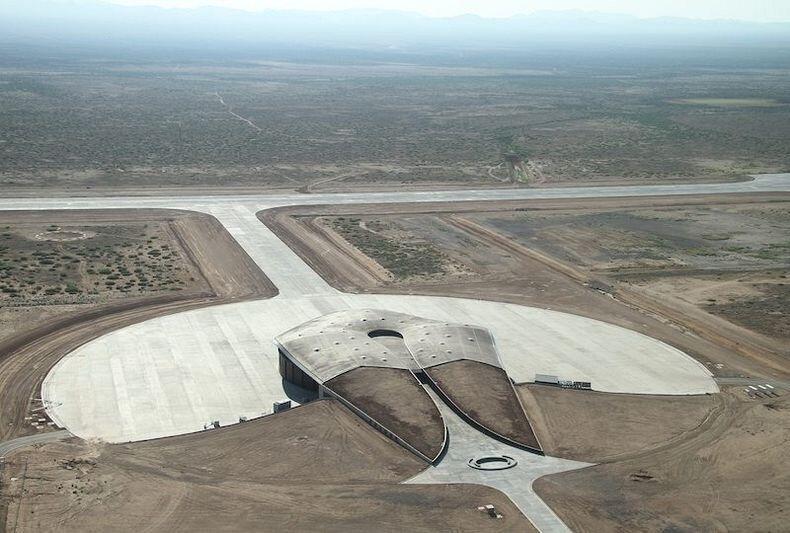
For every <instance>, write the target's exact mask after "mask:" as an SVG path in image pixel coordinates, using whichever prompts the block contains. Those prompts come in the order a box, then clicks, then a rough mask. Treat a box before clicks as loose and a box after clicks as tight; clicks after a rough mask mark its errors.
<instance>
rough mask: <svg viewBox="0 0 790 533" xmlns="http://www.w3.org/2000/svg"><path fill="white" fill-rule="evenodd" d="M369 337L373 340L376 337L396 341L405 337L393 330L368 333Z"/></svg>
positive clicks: (375, 330)
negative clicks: (393, 338) (389, 338)
mask: <svg viewBox="0 0 790 533" xmlns="http://www.w3.org/2000/svg"><path fill="white" fill-rule="evenodd" d="M368 337H370V338H371V339H375V338H376V337H395V338H396V339H402V338H403V335H401V334H400V333H398V332H397V331H394V330H391V329H374V330H372V331H368Z"/></svg>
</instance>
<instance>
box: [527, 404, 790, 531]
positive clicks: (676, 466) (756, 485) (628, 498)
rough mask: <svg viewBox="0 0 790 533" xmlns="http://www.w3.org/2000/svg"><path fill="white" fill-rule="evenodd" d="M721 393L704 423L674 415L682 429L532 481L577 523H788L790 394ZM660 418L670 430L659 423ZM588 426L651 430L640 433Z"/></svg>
mask: <svg viewBox="0 0 790 533" xmlns="http://www.w3.org/2000/svg"><path fill="white" fill-rule="evenodd" d="M718 396H719V398H718V399H717V400H716V405H715V407H714V409H713V410H712V411H711V412H710V413H709V414H708V417H707V418H705V419H704V420H703V422H702V424H701V425H700V426H699V427H697V428H691V429H688V426H687V428H686V429H684V428H683V427H682V426H683V424H677V422H672V423H673V424H676V431H685V433H684V434H682V436H681V437H680V438H677V437H676V438H672V439H670V440H669V441H668V442H667V443H666V444H665V445H663V446H658V447H655V446H653V447H651V448H650V449H649V450H647V451H646V452H643V453H639V452H637V451H636V449H634V450H633V453H631V454H630V456H626V457H624V458H622V459H620V460H616V461H613V462H608V463H604V464H601V465H598V466H595V467H591V468H586V469H584V470H579V471H576V472H567V473H563V474H556V475H552V476H547V477H544V478H541V479H539V480H538V481H537V482H536V483H535V485H534V488H535V491H536V492H537V493H538V494H539V495H540V497H541V498H543V499H544V501H546V502H547V503H548V504H549V505H551V507H552V509H554V511H555V512H556V513H557V514H558V515H559V516H560V517H561V518H562V519H563V520H564V521H565V523H566V524H568V526H570V527H571V528H573V529H574V530H577V531H590V532H593V531H786V530H787V524H788V516H787V513H788V509H789V508H790V507H789V506H788V504H789V503H790V502H788V495H790V472H789V471H788V469H787V468H786V465H787V464H788V463H789V462H790V395H788V394H785V395H783V396H781V397H780V398H773V399H765V400H759V401H758V400H752V401H749V400H744V398H743V395H742V394H741V391H740V390H735V391H725V392H723V393H722V394H720V395H718ZM656 407H660V403H658V404H656ZM697 407H699V406H697ZM673 410H674V409H673ZM691 410H692V411H696V412H695V413H694V414H695V416H698V415H699V414H700V413H699V410H698V409H694V407H691ZM659 416H660V417H661V418H662V419H663V420H664V421H665V422H671V420H670V418H669V417H668V416H667V415H663V414H660V415H659ZM689 426H690V424H689ZM609 427H611V425H610V426H609ZM658 428H659V430H661V431H666V429H664V428H662V425H661V424H658ZM631 429H632V431H633V430H634V429H635V428H633V427H632V428H631ZM651 429H652V426H647V425H645V426H643V427H642V431H651ZM562 433H565V434H567V431H563V432H561V434H562ZM590 435H591V436H592V435H598V436H599V437H600V438H602V439H610V440H617V439H618V438H620V439H630V438H634V439H636V440H637V441H640V440H643V439H644V436H641V435H639V434H637V435H635V436H634V434H633V433H627V434H623V433H612V434H609V435H601V432H599V431H594V432H592V433H591V434H590ZM651 440H652V439H651ZM618 448H619V447H616V448H613V449H612V448H610V449H609V450H606V451H605V452H617V451H619V449H618Z"/></svg>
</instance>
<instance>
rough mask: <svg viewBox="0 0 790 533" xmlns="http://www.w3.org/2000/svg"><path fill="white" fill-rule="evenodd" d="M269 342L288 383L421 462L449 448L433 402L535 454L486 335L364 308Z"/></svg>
mask: <svg viewBox="0 0 790 533" xmlns="http://www.w3.org/2000/svg"><path fill="white" fill-rule="evenodd" d="M275 342H276V345H277V348H278V350H279V367H280V374H281V375H282V377H283V379H284V380H285V381H286V382H288V383H290V384H292V385H295V386H297V387H300V388H301V389H305V390H307V391H314V392H315V394H316V396H318V397H319V398H321V397H330V398H334V399H337V400H338V401H341V402H342V403H344V404H345V405H346V406H347V407H349V408H350V409H351V410H352V411H354V412H355V413H356V414H357V415H359V416H360V417H361V418H362V419H363V420H365V421H366V422H367V423H369V424H371V425H372V426H373V427H375V428H376V429H378V430H379V431H381V432H382V433H384V434H385V435H387V436H388V437H389V438H391V439H393V440H394V441H396V442H397V443H398V444H400V445H402V446H404V447H405V448H407V449H409V450H410V451H412V452H413V453H415V454H416V455H418V456H419V457H421V458H422V459H423V460H425V461H427V462H429V463H433V462H435V461H436V460H437V459H438V458H440V457H441V455H442V453H443V451H444V448H445V446H446V444H447V429H446V425H445V424H444V421H443V419H442V416H441V413H440V411H439V408H438V407H437V405H436V403H435V402H436V401H442V402H444V403H446V404H447V405H448V406H449V407H450V408H452V409H453V410H454V411H455V412H456V413H457V414H459V415H460V416H461V417H462V418H463V419H465V420H466V421H467V422H468V423H470V424H471V425H473V426H474V427H476V428H477V429H479V430H480V431H483V432H484V433H486V434H488V435H489V436H492V437H494V438H496V439H499V440H500V441H503V442H505V443H507V444H510V445H513V446H517V447H519V448H522V449H526V450H529V451H532V452H535V453H542V450H541V447H540V444H539V443H538V441H537V438H536V437H535V434H534V431H533V430H532V427H531V425H530V423H529V421H528V420H527V417H526V415H525V413H524V409H523V406H522V405H521V401H520V399H519V397H518V394H517V393H516V391H515V389H514V388H513V384H512V382H511V380H510V379H509V378H508V376H507V374H506V373H505V371H504V370H503V368H502V364H501V361H500V359H499V355H498V353H497V350H496V343H495V341H494V338H493V336H492V335H491V333H490V332H489V331H488V330H487V329H485V328H481V327H477V326H472V325H469V324H453V323H447V322H439V321H436V320H429V319H425V318H421V317H417V316H413V315H408V314H403V313H395V312H391V311H382V310H376V309H363V310H348V311H340V312H336V313H332V314H328V315H324V316H321V317H318V318H316V319H313V320H310V321H308V322H306V323H304V324H302V325H300V326H298V327H296V328H294V329H291V330H289V331H287V332H285V333H283V334H281V335H279V336H278V337H277V338H276V339H275Z"/></svg>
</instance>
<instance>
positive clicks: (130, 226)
mask: <svg viewBox="0 0 790 533" xmlns="http://www.w3.org/2000/svg"><path fill="white" fill-rule="evenodd" d="M0 227H3V228H6V229H5V230H4V232H5V233H7V234H8V235H9V237H8V238H6V239H5V240H4V241H2V242H5V243H7V244H4V245H3V246H6V247H7V248H6V249H5V250H4V254H5V255H4V257H5V258H6V259H4V260H5V261H6V262H7V263H8V264H10V265H13V267H12V268H14V269H16V270H14V271H13V277H9V278H8V280H9V281H6V282H5V284H6V286H9V285H10V284H12V283H13V284H14V285H11V286H14V287H18V286H21V288H20V289H19V291H18V292H15V293H6V294H5V296H4V297H3V298H4V301H3V306H2V308H0V321H2V322H0V323H1V324H2V326H3V328H2V331H3V334H2V335H1V336H0V439H3V440H6V439H10V438H13V437H17V436H20V435H24V434H28V433H31V432H36V431H40V430H39V429H36V428H34V427H32V426H31V424H30V422H29V421H26V420H25V418H26V416H31V414H33V413H35V414H40V413H39V412H40V411H41V405H40V403H39V402H37V401H36V400H35V398H37V397H38V391H39V388H40V385H41V381H42V380H43V378H44V376H45V375H46V374H47V372H48V371H49V369H50V368H51V367H52V365H54V364H55V363H56V362H57V361H58V360H59V359H60V358H61V357H62V356H63V355H65V354H66V353H68V352H69V351H70V350H72V349H74V348H75V347H77V346H79V345H81V344H83V343H85V342H87V341H88V340H90V339H93V338H95V337H97V336H99V335H101V334H104V333H106V332H108V331H110V330H113V329H116V328H119V327H123V326H126V325H129V324H132V323H135V322H139V321H142V320H145V319H147V318H151V317H153V316H158V315H161V314H166V313H173V312H177V311H182V310H185V309H191V308H195V307H200V306H205V305H212V304H217V303H224V302H230V301H237V300H242V299H248V298H256V297H257V298H261V297H267V296H271V295H273V294H275V293H276V289H275V288H274V286H273V285H272V284H271V283H270V282H269V281H268V280H267V279H266V277H265V276H264V275H263V273H262V272H261V271H260V269H259V268H258V267H257V265H255V263H254V262H253V261H252V259H250V258H249V256H248V255H247V254H246V252H244V250H243V249H242V248H241V247H240V246H239V245H238V244H237V243H236V241H235V240H233V238H232V237H230V235H229V234H228V233H227V231H226V230H225V229H224V228H223V227H222V225H221V224H220V223H219V222H218V221H217V220H216V219H214V218H213V217H211V216H208V215H203V214H199V213H190V212H184V211H169V210H107V211H40V212H5V213H0ZM56 227H57V228H62V230H54V231H48V228H56ZM39 230H41V231H39ZM65 230H68V231H69V232H71V233H72V234H78V233H79V234H80V235H82V234H88V235H91V236H90V237H89V238H85V239H84V240H80V241H79V243H81V245H82V248H78V249H76V250H71V249H69V248H65V246H71V245H72V244H73V243H74V242H76V241H62V240H60V241H54V240H41V239H36V235H40V234H43V235H44V237H46V238H47V239H49V237H50V234H51V233H54V232H55V231H65ZM153 237H157V238H156V239H154V238H153ZM95 243H98V244H95ZM152 243H157V244H152ZM138 246H140V247H141V249H140V250H139V251H136V250H137V247H138ZM162 250H166V251H167V252H166V255H171V256H172V258H171V259H169V260H168V259H165V258H164V257H163V254H162ZM151 251H154V253H155V254H156V253H158V255H156V257H157V258H159V259H161V261H154V260H152V259H151V258H153V257H154V256H151V255H149V254H150V252H151ZM81 252H87V253H88V254H87V255H79V253H81ZM35 253H39V254H41V253H43V254H47V255H45V256H43V257H49V258H53V259H50V261H51V262H52V264H51V265H44V268H42V265H41V264H40V260H37V258H40V257H42V256H41V255H38V256H37V255H33V254H35ZM133 253H135V254H138V256H135V257H133V256H132V254H133ZM64 255H69V257H70V259H69V260H65V259H63V256H64ZM140 255H142V256H143V257H142V258H139V256H140ZM71 258H73V259H71ZM15 259H16V260H22V259H26V260H27V262H21V261H19V262H16V261H14V260H15ZM72 261H74V262H73V263H72ZM136 261H140V262H141V263H142V264H141V265H139V266H138V265H136V264H135V262H136ZM168 261H170V265H171V266H170V267H168V271H167V272H159V271H157V270H156V267H161V266H162V265H167V264H168ZM20 265H21V266H20ZM72 266H74V268H70V267H72ZM49 268H55V270H54V271H50V270H49ZM177 268H178V269H180V270H176V269H177ZM138 269H139V270H140V272H135V270H138ZM17 270H18V271H19V272H17ZM60 274H65V276H66V277H65V278H64V279H62V278H61V277H60ZM156 276H160V277H161V278H162V279H163V280H165V279H168V278H171V279H175V280H178V281H183V284H176V285H174V286H177V287H178V288H179V289H180V290H177V291H172V290H168V286H167V285H165V284H164V283H163V282H154V281H148V282H146V286H145V287H141V280H145V279H148V280H155V279H156ZM112 278H117V281H116V280H115V279H112ZM11 279H13V280H14V281H13V282H11V281H10V280H11ZM23 280H34V281H35V283H36V284H34V285H27V284H25V283H21V282H22V281H23ZM122 280H132V281H134V285H133V286H132V288H130V289H128V292H124V291H125V289H123V290H122V289H119V286H120V287H125V286H126V285H128V284H129V282H128V281H122ZM107 281H112V282H113V283H115V284H114V285H111V286H110V285H106V282H107ZM95 283H99V285H95ZM121 283H123V284H124V285H120V284H121ZM38 284H40V285H41V286H42V290H38V289H37V288H36V287H37V285H38ZM69 284H71V285H69ZM171 285H172V284H171ZM44 286H46V287H58V286H60V287H63V288H64V289H65V288H66V287H73V290H74V293H73V294H71V293H69V292H68V291H66V290H62V291H59V292H57V293H53V294H47V293H46V290H43V287H44ZM28 287H30V288H28ZM161 289H165V290H161Z"/></svg>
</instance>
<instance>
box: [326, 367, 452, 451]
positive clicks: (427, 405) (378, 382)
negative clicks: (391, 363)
mask: <svg viewBox="0 0 790 533" xmlns="http://www.w3.org/2000/svg"><path fill="white" fill-rule="evenodd" d="M326 385H327V387H329V389H331V390H332V391H333V392H336V393H337V394H339V395H340V396H342V397H343V398H345V399H346V400H348V401H349V402H351V403H352V404H354V406H356V407H358V408H359V409H361V410H362V411H364V412H365V413H367V414H368V415H369V416H370V417H372V418H373V419H374V420H376V421H377V422H379V423H380V424H382V425H383V426H384V427H386V428H387V429H389V430H390V431H392V432H394V433H395V434H396V435H398V436H399V437H400V438H402V439H403V440H405V441H406V442H408V443H409V444H410V445H411V446H414V447H415V448H416V449H417V450H418V451H420V452H421V453H423V454H424V455H425V456H426V457H429V458H431V459H433V458H435V457H436V456H438V455H439V453H440V452H441V451H442V446H443V444H444V436H445V433H444V422H443V421H442V417H441V414H439V410H438V409H437V408H436V404H434V403H433V400H431V397H430V396H429V395H428V394H427V393H426V392H425V390H424V389H423V388H422V386H421V385H420V383H419V382H418V381H417V380H416V379H415V377H414V375H413V374H412V373H411V372H410V371H409V370H404V369H400V368H376V367H364V366H363V367H359V368H355V369H353V370H350V371H348V372H345V373H343V374H341V375H339V376H337V377H334V378H332V379H330V380H329V381H327V382H326Z"/></svg>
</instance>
